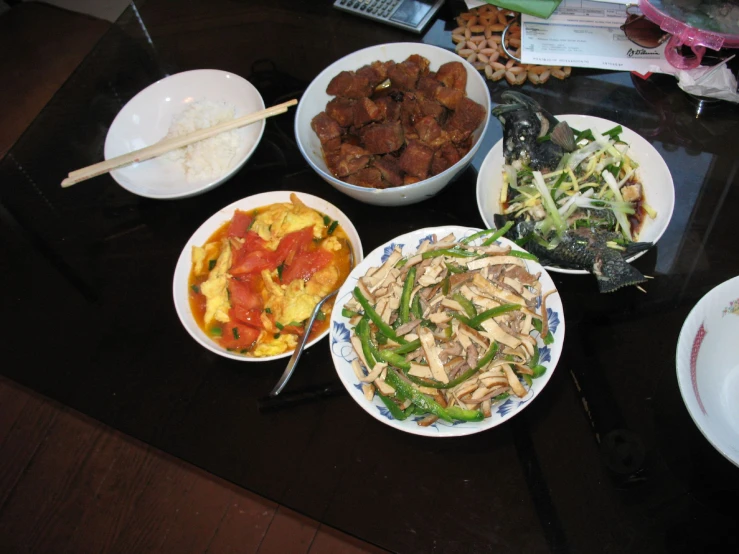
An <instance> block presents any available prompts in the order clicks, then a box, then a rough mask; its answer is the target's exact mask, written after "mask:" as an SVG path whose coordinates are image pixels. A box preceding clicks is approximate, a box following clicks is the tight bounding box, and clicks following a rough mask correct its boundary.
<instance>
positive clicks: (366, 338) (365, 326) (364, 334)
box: [354, 317, 375, 369]
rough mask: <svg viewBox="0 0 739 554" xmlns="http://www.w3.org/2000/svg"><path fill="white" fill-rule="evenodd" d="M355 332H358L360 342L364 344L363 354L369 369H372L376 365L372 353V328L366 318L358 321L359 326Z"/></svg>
mask: <svg viewBox="0 0 739 554" xmlns="http://www.w3.org/2000/svg"><path fill="white" fill-rule="evenodd" d="M354 332H355V333H356V334H357V336H358V337H359V342H360V343H361V344H362V354H364V359H365V360H367V365H368V366H369V369H372V368H373V367H375V357H374V356H373V355H372V347H371V343H370V329H369V323H367V319H366V318H364V317H363V318H362V319H360V320H359V323H357V326H356V327H355V328H354Z"/></svg>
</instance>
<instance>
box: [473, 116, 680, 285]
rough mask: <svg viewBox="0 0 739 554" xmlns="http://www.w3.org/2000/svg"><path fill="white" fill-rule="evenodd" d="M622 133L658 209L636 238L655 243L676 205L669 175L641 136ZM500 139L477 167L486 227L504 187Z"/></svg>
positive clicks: (588, 119) (579, 123)
mask: <svg viewBox="0 0 739 554" xmlns="http://www.w3.org/2000/svg"><path fill="white" fill-rule="evenodd" d="M555 117H556V118H557V119H558V120H560V121H566V122H567V123H568V124H569V125H570V126H572V127H574V128H575V129H578V130H581V131H584V130H585V129H595V130H597V131H599V132H601V133H603V132H605V131H608V130H609V129H613V128H614V127H615V126H616V125H619V124H618V123H614V122H613V121H609V120H607V119H602V118H600V117H593V116H590V115H570V114H567V115H558V116H555ZM621 127H622V128H623V132H622V133H621V139H622V140H623V141H624V142H626V143H628V144H629V145H630V148H629V151H628V154H629V156H630V157H631V158H633V159H634V160H635V161H636V162H637V163H638V164H639V168H638V169H637V176H638V177H639V180H640V181H641V183H642V184H643V185H644V195H645V196H646V199H647V202H648V203H649V205H650V206H651V207H652V208H654V209H655V210H656V212H657V217H656V218H655V219H651V218H649V217H647V219H646V221H645V222H644V225H643V227H642V229H641V232H640V233H639V237H638V240H640V241H643V242H651V243H656V242H657V241H658V240H659V239H660V237H661V236H662V235H663V234H664V232H665V230H667V226H668V225H669V223H670V219H672V212H673V209H674V207H675V185H674V183H673V182H672V175H671V174H670V170H669V168H668V167H667V164H666V163H665V160H664V159H663V158H662V156H660V154H659V152H657V150H656V149H655V148H654V146H652V145H651V144H649V142H647V141H646V140H645V139H644V138H643V137H642V136H641V135H639V134H637V133H635V132H634V131H632V130H631V129H629V128H628V127H624V126H623V125H622V126H621ZM504 163H505V159H504V157H503V140H502V139H501V140H499V141H498V142H497V143H495V146H493V148H492V149H491V150H490V152H488V155H487V156H485V159H484V160H483V162H482V165H481V166H480V171H479V173H478V174H477V208H478V210H479V211H480V215H481V216H482V220H483V221H484V222H485V223H486V224H487V226H488V227H489V228H494V227H495V222H494V220H493V216H494V215H495V214H498V213H500V202H499V199H500V189H501V187H502V186H503V164H504ZM645 252H646V250H645V251H643V252H639V253H638V254H636V255H634V256H632V257H630V258H629V259H628V260H627V261H629V262H631V261H633V260H635V259H637V258H639V257H640V256H643V255H644V254H645ZM545 267H546V268H547V269H548V270H549V271H554V272H557V273H570V274H575V275H586V274H587V273H588V272H587V271H585V270H582V269H566V268H561V267H555V266H545Z"/></svg>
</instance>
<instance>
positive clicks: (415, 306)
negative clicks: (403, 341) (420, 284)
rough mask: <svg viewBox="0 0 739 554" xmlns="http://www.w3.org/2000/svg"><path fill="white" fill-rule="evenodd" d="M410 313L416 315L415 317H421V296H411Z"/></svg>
mask: <svg viewBox="0 0 739 554" xmlns="http://www.w3.org/2000/svg"><path fill="white" fill-rule="evenodd" d="M411 313H412V314H413V315H414V316H415V317H416V319H422V318H423V310H422V309H421V296H420V295H418V294H417V295H416V296H414V297H413V302H411Z"/></svg>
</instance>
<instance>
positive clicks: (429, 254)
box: [421, 248, 479, 260]
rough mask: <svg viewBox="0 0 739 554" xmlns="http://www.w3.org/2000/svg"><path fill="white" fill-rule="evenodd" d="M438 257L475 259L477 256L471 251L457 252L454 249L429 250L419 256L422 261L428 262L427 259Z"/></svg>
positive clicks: (457, 250)
mask: <svg viewBox="0 0 739 554" xmlns="http://www.w3.org/2000/svg"><path fill="white" fill-rule="evenodd" d="M439 256H451V257H452V258H476V257H477V256H479V254H478V253H477V252H473V251H471V250H459V249H456V248H442V249H441V250H429V251H428V252H424V253H423V254H421V258H422V259H424V260H428V259H429V258H438V257H439Z"/></svg>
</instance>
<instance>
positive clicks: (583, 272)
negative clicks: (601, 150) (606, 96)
mask: <svg viewBox="0 0 739 554" xmlns="http://www.w3.org/2000/svg"><path fill="white" fill-rule="evenodd" d="M554 117H556V118H558V119H560V120H561V121H567V119H573V118H585V119H588V120H591V121H594V122H598V123H601V124H607V125H611V126H616V125H620V126H621V127H622V128H623V130H624V131H628V132H629V133H630V134H631V135H633V136H634V137H635V138H636V139H637V140H639V139H641V140H643V141H644V142H646V143H647V144H648V145H649V147H650V148H651V149H652V150H653V151H654V153H655V154H656V155H657V159H658V160H659V162H658V163H660V164H661V165H662V166H664V169H665V170H666V174H667V176H668V177H669V181H670V185H671V186H670V187H669V188H668V189H667V190H669V192H670V194H669V215H668V216H667V217H666V218H665V220H664V221H665V223H664V225H663V226H662V228H661V229H660V230H659V232H658V234H657V236H656V237H655V238H654V239H653V240H652V247H650V248H648V249H647V250H643V251H641V252H638V253H636V254H634V255H633V256H631V257H630V258H628V259H627V260H626V261H627V262H628V263H631V262H633V261H635V260H637V259H638V258H640V257H642V256H643V255H645V254H646V253H647V251H648V250H651V249H652V248H653V247H654V246H656V245H657V242H658V241H659V239H661V238H662V236H663V235H664V234H665V232H666V231H667V228H668V227H669V226H670V221H672V216H673V214H674V212H675V181H674V179H673V178H672V172H671V171H670V167H669V166H668V165H667V162H666V161H665V159H664V157H663V156H662V155H661V154H660V153H659V151H658V150H657V149H656V148H655V147H654V146H653V145H652V144H651V143H649V141H647V140H646V139H645V138H644V137H642V136H641V135H640V134H639V133H637V132H636V131H634V130H633V129H631V128H629V127H627V126H625V125H622V124H621V123H617V122H615V121H612V120H610V119H605V118H603V117H598V116H594V115H587V114H569V113H568V114H557V115H555V116H554ZM502 144H503V138H501V139H500V140H498V141H497V142H496V143H495V144H493V146H491V147H490V150H489V151H488V153H487V154H485V158H484V159H483V161H482V163H481V164H480V171H478V173H477V183H476V184H475V196H476V200H477V210H478V212H479V213H480V217H481V218H482V221H483V222H484V223H485V224H486V225H490V223H488V220H487V217H486V213H485V210H484V209H483V202H482V190H483V183H482V175H483V172H482V168H483V167H484V166H486V165H487V164H488V163H491V160H492V158H493V150H495V149H496V148H498V147H500V148H501V152H502ZM489 158H490V159H489ZM640 166H641V164H640ZM544 267H545V268H546V269H547V271H553V272H554V273H564V274H568V275H589V274H590V272H589V271H587V270H584V269H570V268H565V267H557V266H550V265H547V266H544Z"/></svg>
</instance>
